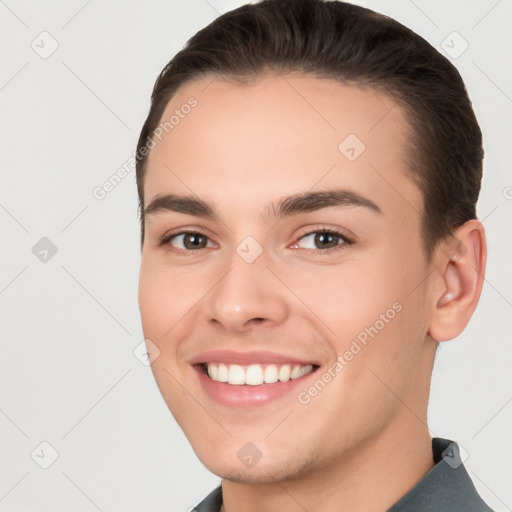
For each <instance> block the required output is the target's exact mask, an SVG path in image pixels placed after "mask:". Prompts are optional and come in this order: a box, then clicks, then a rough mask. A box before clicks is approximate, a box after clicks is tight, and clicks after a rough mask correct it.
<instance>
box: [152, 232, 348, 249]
mask: <svg viewBox="0 0 512 512" xmlns="http://www.w3.org/2000/svg"><path fill="white" fill-rule="evenodd" d="M313 234H324V235H334V236H337V237H339V238H340V242H341V243H339V244H338V245H336V246H335V247H330V248H328V249H301V250H302V251H303V252H304V253H306V254H315V255H320V254H321V255H327V254H331V253H333V252H336V251H340V250H343V249H344V248H346V247H347V246H349V245H353V244H354V243H355V242H354V240H353V239H352V238H351V237H348V236H347V235H346V234H345V233H343V232H342V231H337V230H336V229H330V228H317V229H314V230H310V231H307V232H305V233H303V234H301V235H300V236H299V237H298V238H297V240H296V242H293V245H296V244H297V242H299V241H300V240H302V239H303V238H306V237H307V236H309V235H313ZM180 235H200V236H204V237H205V238H208V236H207V235H206V234H205V233H203V232H202V231H200V230H198V229H196V230H182V231H179V232H177V233H170V234H166V235H163V236H162V237H161V238H160V240H159V241H158V246H159V247H163V246H169V248H168V249H167V250H168V252H171V253H177V254H182V255H184V256H194V255H196V253H197V252H198V251H201V250H202V249H204V248H201V249H189V250H183V249H175V248H173V247H172V246H171V245H170V242H171V241H172V240H173V238H176V237H178V236H180Z"/></svg>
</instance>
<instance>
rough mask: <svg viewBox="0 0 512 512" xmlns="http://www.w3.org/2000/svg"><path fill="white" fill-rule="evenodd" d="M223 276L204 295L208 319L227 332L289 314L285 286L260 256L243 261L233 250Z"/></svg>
mask: <svg viewBox="0 0 512 512" xmlns="http://www.w3.org/2000/svg"><path fill="white" fill-rule="evenodd" d="M226 268H227V270H226V273H225V274H224V277H222V278H221V279H220V281H219V282H218V283H217V285H216V286H215V287H214V288H213V290H212V291H211V292H210V293H209V294H208V296H207V302H206V304H205V307H206V314H207V315H208V319H209V321H210V323H213V324H216V325H217V326H218V327H220V326H221V327H223V328H224V329H225V330H227V331H231V332H244V331H247V330H250V329H251V328H254V326H256V325H261V326H268V327H270V326H273V325H279V324H281V323H282V322H284V321H285V320H286V318H287V317H288V315H289V307H288V303H287V294H286V288H285V286H284V285H283V283H282V282H280V281H279V279H277V278H276V276H275V275H274V273H273V272H271V271H270V270H269V269H268V268H267V265H266V261H265V258H264V257H263V255H262V256H260V257H259V258H258V259H257V260H256V261H254V262H252V263H246V262H245V261H244V260H243V259H242V258H240V257H239V256H238V255H237V254H236V253H235V254H234V256H233V258H231V260H230V262H229V267H226Z"/></svg>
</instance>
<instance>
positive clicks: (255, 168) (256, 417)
mask: <svg viewBox="0 0 512 512" xmlns="http://www.w3.org/2000/svg"><path fill="white" fill-rule="evenodd" d="M191 98H192V99H191ZM192 103H194V107H193V108H184V107H183V106H184V105H187V104H189V105H190V104H192ZM176 110H178V112H179V113H181V115H178V117H179V122H175V123H173V127H172V129H168V130H167V131H168V133H167V134H165V131H164V136H161V137H160V138H161V140H158V139H155V142H156V146H155V147H153V149H152V150H151V153H150V156H149V161H148V168H147V174H146V177H145V183H144V189H145V196H144V200H145V206H146V216H145V240H144V247H143V252H142V264H141V271H140V287H139V305H140V311H141V316H142V322H143V329H144V335H145V337H146V339H148V340H150V343H149V342H148V343H149V345H150V351H151V350H153V349H154V347H155V346H156V347H157V350H156V352H155V353H158V351H159V355H158V357H157V358H156V359H155V360H154V362H153V363H152V369H153V373H154V376H155V379H156V382H157V383H158V386H159V389H160V391H161V393H162V395H163V397H164V399H165V401H166V403H167V405H168V407H169V409H170V410H171V412H172V414H173V415H174V417H175V418H176V420H177V422H178V423H179V425H180V426H181V428H182V429H183V431H184V432H185V434H186V436H187V437H188V439H189V441H190V443H191V445H192V447H193V448H194V450H195V452H196V453H197V455H198V457H199V458H200V459H201V461H202V462H203V463H204V464H205V465H206V466H207V467H208V468H209V469H210V470H211V471H212V472H214V473H215V474H217V475H219V476H221V477H225V478H229V479H231V480H235V481H243V482H273V481H276V480H278V481H279V480H285V479H289V478H296V477H299V476H301V475H305V474H311V473H314V472H315V471H322V470H332V469H333V468H334V466H335V465H337V464H340V463H342V462H343V461H346V460H348V459H349V458H350V457H351V456H353V455H352V454H354V453H356V452H357V450H358V448H360V447H363V446H370V445H372V446H374V448H375V449H378V448H377V447H378V445H379V443H380V442H381V441H383V440H384V438H385V437H386V436H387V441H389V439H390V438H391V437H392V436H401V435H403V432H404V430H403V428H404V424H405V423H406V422H408V421H411V420H410V417H405V416H404V414H405V413H404V410H405V409H406V408H404V407H403V403H406V404H407V405H408V408H409V409H412V410H416V409H417V410H419V409H420V408H421V407H422V405H420V404H422V403H423V402H425V401H426V396H427V394H428V380H429V379H428V373H429V369H430V367H429V365H430V364H431V355H432V354H431V352H428V353H427V350H426V341H425V340H426V337H427V338H428V336H427V331H428V321H429V319H428V308H426V307H425V304H426V303H427V302H428V301H429V299H430V295H431V293H432V292H431V290H430V287H429V279H427V278H426V277H427V275H428V272H429V269H428V266H427V263H426V257H425V254H424V252H423V246H422V238H421V232H420V216H421V211H422V204H423V200H422V195H421V192H420V190H419V189H418V188H417V186H416V185H415V184H414V182H413V181H412V179H411V178H410V176H409V175H408V172H407V169H406V167H405V160H406V158H405V147H406V140H407V137H408V128H407V122H406V119H405V116H404V114H403V112H402V111H401V109H400V107H398V106H397V105H396V104H395V103H393V101H392V100H391V99H389V98H388V97H386V96H384V95H381V94H380V93H377V92H375V91H372V90H369V89H362V88H357V87H354V86H345V85H341V84H339V83H337V82H335V81H331V80H328V79H318V78H313V77H306V76H293V77H292V76H289V77H287V78H286V79H284V78H282V77H279V76H277V77H268V78H265V79H261V80H259V81H257V82H255V83H253V84H251V85H238V84H233V83H229V82H227V81H223V80H221V79H219V78H217V79H216V80H214V81H213V82H212V81H211V79H210V80H208V81H206V80H205V81H195V82H190V83H188V84H185V85H184V86H182V87H181V88H180V89H179V90H178V92H177V94H176V95H175V96H174V97H173V99H172V100H171V101H170V103H169V105H168V106H167V109H166V111H165V113H164V115H163V118H162V122H164V121H167V120H168V119H170V118H171V116H172V115H177V114H176ZM174 121H176V120H174ZM409 416H410V412H409Z"/></svg>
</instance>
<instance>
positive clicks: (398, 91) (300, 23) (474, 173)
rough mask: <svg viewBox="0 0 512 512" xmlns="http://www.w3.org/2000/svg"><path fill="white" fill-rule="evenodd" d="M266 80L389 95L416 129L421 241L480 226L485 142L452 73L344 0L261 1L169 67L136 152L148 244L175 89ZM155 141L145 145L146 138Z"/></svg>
mask: <svg viewBox="0 0 512 512" xmlns="http://www.w3.org/2000/svg"><path fill="white" fill-rule="evenodd" d="M270 72H278V73H292V72H300V73H305V74H307V75H313V76H317V77H319V78H331V79H334V80H337V81H339V82H341V83H343V84H354V85H358V86H367V87H371V88H373V89H375V90H377V91H381V92H383V93H385V94H388V95H390V96H391V97H392V98H393V99H394V100H395V101H396V102H397V103H399V104H400V105H401V106H402V107H403V108H404V111H405V112H406V115H407V118H408V121H409V124H410V126H411V128H412V130H411V132H412V133H411V140H410V151H409V155H408V168H409V170H410V172H411V176H412V178H413V179H414V180H415V182H416V183H417V184H418V186H419V187H420V190H421V191H422V193H423V197H424V208H423V215H422V237H423V240H424V246H425V251H426V253H427V256H428V257H430V256H431V254H432V251H433V249H434V248H435V246H436V245H437V243H438V242H439V241H440V240H441V239H443V238H445V237H446V236H448V235H450V234H452V233H453V231H454V230H455V229H456V228H457V227H458V226H460V225H461V224H463V223H464V222H466V221H468V220H470V219H473V218H476V208H475V205H476V202H477V199H478V195H479V192H480V182H481V177H482V161H483V148H482V134H481V131H480V128H479V126H478V122H477V120H476V117H475V114H474V112H473V108H472V106H471V102H470V100H469V97H468V94H467V91H466V88H465V86H464V82H463V80H462V78H461V76H460V74H459V72H458V71H457V70H456V68H455V67H454V66H453V65H452V64H451V63H450V62H449V61H448V59H446V58H445V57H444V56H443V55H441V54H440V53H439V52H438V51H437V50H436V49H434V48H433V47H432V46H431V45H430V44H429V43H428V42H427V41H425V39H423V38H422V37H420V36H419V35H418V34H416V33H415V32H413V31H412V30H410V29H408V28H407V27H405V26H403V25H401V24H400V23H398V22H397V21H395V20H393V19H391V18H389V17H387V16H384V15H381V14H378V13H375V12H373V11H371V10H369V9H365V8H363V7H359V6H355V5H352V4H348V3H345V2H341V1H323V0H264V1H261V2H259V3H257V4H251V5H244V6H242V7H240V8H237V9H235V10H232V11H230V12H227V13H226V14H224V15H222V16H219V17H218V18H217V19H215V20H214V21H213V22H212V23H210V24H209V25H208V26H206V27H205V28H203V29H202V30H200V31H199V32H197V33H196V34H195V35H194V36H193V37H192V38H191V39H190V40H189V41H188V42H187V44H186V46H185V47H184V48H183V49H182V50H181V51H180V52H178V53H177V54H176V55H175V56H174V57H173V58H172V59H171V61H170V62H169V63H168V64H167V65H166V66H165V68H164V69H163V70H162V72H161V73H160V75H159V76H158V78H157V81H156V83H155V86H154V89H153V93H152V96H151V108H150V111H149V114H148V117H147V119H146V121H145V123H144V126H143V128H142V132H141V134H140V138H139V142H138V145H137V164H136V175H137V187H138V194H139V206H140V216H141V229H142V243H143V242H144V175H145V171H146V167H147V159H148V155H145V156H144V157H141V155H140V149H141V148H142V147H143V146H144V145H145V144H146V143H147V140H150V139H151V138H152V137H153V132H154V130H155V129H156V128H157V127H158V125H159V123H160V121H161V118H162V115H163V113H164V110H165V108H166V106H167V104H168V102H169V101H170V99H171V98H172V97H173V96H174V94H175V93H176V91H177V89H178V88H179V87H180V86H181V85H183V84H184V83H186V82H189V81H191V80H194V79H199V78H204V77H209V76H219V77H222V78H225V79H230V80H235V81H239V82H240V83H247V82H248V81H251V80H254V79H257V78H260V77H264V76H265V75H266V74H268V73H270ZM148 138H149V139H148Z"/></svg>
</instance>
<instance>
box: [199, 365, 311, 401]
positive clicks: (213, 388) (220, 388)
mask: <svg viewBox="0 0 512 512" xmlns="http://www.w3.org/2000/svg"><path fill="white" fill-rule="evenodd" d="M194 369H195V370H196V372H197V374H198V376H199V382H200V383H201V386H202V387H203V389H204V390H205V392H206V394H207V395H208V396H209V397H210V398H213V400H215V401H216V402H218V403H220V404H222V405H226V406H228V407H237V408H240V409H248V408H251V407H255V406H259V405H265V404H267V403H270V402H273V401H275V400H278V399H279V398H282V397H284V396H286V395H289V394H291V393H292V392H293V391H294V390H295V391H296V390H297V388H299V387H301V385H302V386H303V385H304V382H305V379H307V378H308V377H309V376H311V375H312V374H313V373H315V371H316V369H315V370H313V371H312V372H310V373H308V374H307V375H304V376H303V377H299V378H297V379H290V380H288V381H286V382H276V383H274V384H261V385H259V386H250V385H248V384H244V385H239V386H235V385H232V384H227V383H225V382H217V381H215V380H213V379H211V378H210V377H208V376H207V375H205V373H204V371H203V367H202V365H196V366H195V367H194Z"/></svg>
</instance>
